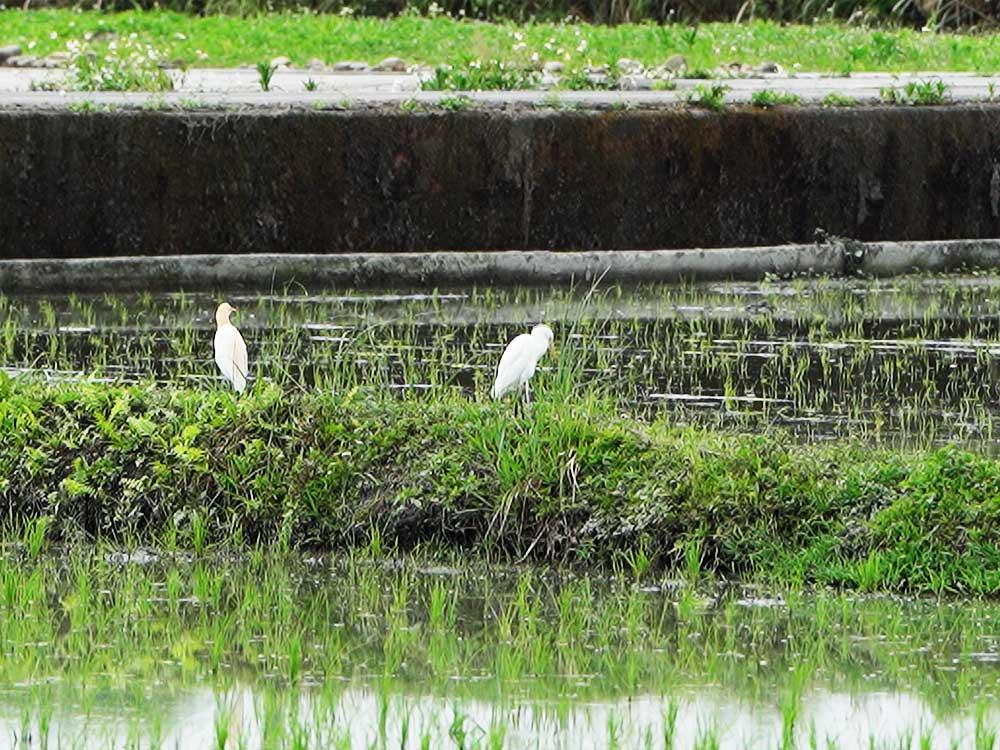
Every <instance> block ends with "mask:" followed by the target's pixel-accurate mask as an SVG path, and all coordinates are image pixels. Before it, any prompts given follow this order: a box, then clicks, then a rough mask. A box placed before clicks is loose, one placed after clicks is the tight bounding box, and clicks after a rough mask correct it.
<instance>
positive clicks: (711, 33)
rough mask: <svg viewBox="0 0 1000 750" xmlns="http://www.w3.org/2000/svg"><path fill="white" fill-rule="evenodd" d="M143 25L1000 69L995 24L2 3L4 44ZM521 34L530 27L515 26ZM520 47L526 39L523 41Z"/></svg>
mask: <svg viewBox="0 0 1000 750" xmlns="http://www.w3.org/2000/svg"><path fill="white" fill-rule="evenodd" d="M98 31H112V32H116V33H118V34H119V35H120V36H121V37H125V36H127V35H128V34H131V33H135V34H137V35H138V39H139V40H140V41H141V42H143V43H150V44H152V45H153V46H154V47H155V48H156V50H157V51H158V53H159V54H160V55H161V56H162V57H163V58H165V59H167V60H181V61H183V62H184V63H185V64H186V65H189V66H235V65H247V64H249V65H253V64H255V63H257V62H259V61H260V60H270V59H271V58H273V57H276V56H279V55H287V56H288V57H290V58H291V60H292V62H293V63H294V64H296V65H305V64H306V63H307V62H308V61H309V60H310V59H312V58H319V59H321V60H324V61H327V62H335V61H338V60H355V59H360V60H366V61H368V62H370V63H374V62H378V61H379V60H380V59H382V58H384V57H387V56H390V55H398V56H400V57H402V58H404V59H405V60H406V61H407V62H409V63H425V64H429V65H438V64H449V65H453V66H464V65H465V64H466V63H467V62H468V61H470V60H483V61H488V60H498V61H504V62H506V63H517V62H520V61H524V60H529V61H530V59H531V55H532V54H535V53H537V54H538V56H539V58H538V59H539V60H540V61H545V60H565V59H566V58H567V57H568V58H569V60H570V61H571V62H572V63H573V64H579V65H583V64H587V63H592V64H595V65H606V64H608V63H614V62H615V61H616V60H618V59H619V58H622V57H627V58H631V59H635V60H638V61H640V62H641V63H643V64H644V65H646V66H647V67H652V66H655V65H658V64H660V63H663V62H664V61H665V60H666V59H667V58H668V57H669V56H670V55H671V54H674V53H677V52H679V53H682V54H683V55H685V57H686V58H687V63H688V69H689V70H711V69H713V68H715V67H717V66H719V65H721V64H725V63H730V62H732V61H734V60H738V61H740V62H743V63H747V64H751V65H753V64H759V63H763V62H776V63H779V64H781V65H782V66H784V67H786V68H787V69H789V70H791V69H802V70H820V71H830V72H847V71H869V70H889V71H912V70H918V69H920V70H972V71H980V72H984V73H995V72H997V71H998V70H1000V45H997V44H996V43H995V37H993V36H990V35H985V34H984V35H973V34H968V35H961V34H939V33H921V32H919V31H916V30H910V29H898V30H873V29H870V28H862V27H848V26H844V25H839V24H834V23H823V22H820V23H816V24H813V25H788V26H782V25H779V24H776V23H769V22H763V21H754V22H750V23H744V24H724V23H706V24H701V25H700V26H698V27H697V33H695V34H692V33H691V31H690V29H689V28H688V27H687V26H683V25H679V24H678V25H663V26H657V25H654V24H642V25H635V24H632V25H629V24H625V25H620V26H588V25H578V24H557V23H535V24H527V25H521V26H518V25H514V24H491V23H479V22H466V21H458V20H453V19H450V18H446V17H440V18H436V19H430V18H421V17H413V16H405V17H400V18H395V19H388V20H386V19H375V18H342V17H338V16H331V15H308V14H293V13H287V14H271V15H267V14H263V15H260V16H254V17H250V18H238V17H227V16H207V17H198V16H193V15H186V14H181V13H171V12H159V11H157V12H138V11H135V12H124V13H117V14H112V13H99V12H92V11H85V12H77V11H71V10H35V11H28V12H25V11H20V10H6V11H0V44H7V43H18V44H21V45H22V46H23V47H24V48H25V52H26V53H28V54H41V55H44V54H48V53H50V52H54V51H56V50H61V49H65V46H66V42H67V41H70V40H74V39H75V40H80V41H82V40H83V38H84V35H85V34H86V33H88V32H89V33H93V32H98ZM515 34H519V35H520V38H517V37H515ZM515 46H517V49H515Z"/></svg>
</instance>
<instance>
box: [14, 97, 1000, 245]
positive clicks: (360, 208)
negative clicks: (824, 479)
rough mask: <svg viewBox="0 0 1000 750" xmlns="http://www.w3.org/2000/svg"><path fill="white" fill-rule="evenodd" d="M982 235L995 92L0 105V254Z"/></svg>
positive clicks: (992, 156) (992, 159) (996, 232)
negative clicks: (442, 107) (698, 103)
mask: <svg viewBox="0 0 1000 750" xmlns="http://www.w3.org/2000/svg"><path fill="white" fill-rule="evenodd" d="M816 227H822V228H824V229H826V230H827V231H828V232H832V233H836V234H843V235H847V236H851V237H855V238H858V239H863V240H882V239H889V240H930V239H944V238H983V237H996V236H1000V106H996V105H982V106H953V107H933V108H932V107H892V108H890V107H867V108H858V109H844V110H820V109H813V108H779V109H776V110H750V109H741V110H730V111H726V112H723V113H720V114H714V113H707V112H703V111H697V110H685V109H669V110H659V111H621V112H609V111H604V112H596V111H594V112H562V111H552V110H537V111H536V110H530V111H515V110H507V111H504V110H492V111H484V110H473V111H462V112H454V113H442V112H438V113H412V114H410V113H403V112H400V111H398V109H392V110H381V111H379V110H371V109H368V110H357V111H346V112H345V111H338V112H335V111H314V110H291V111H286V112H281V113H276V112H274V111H247V112H222V111H220V112H214V113H213V112H201V113H188V112H177V111H170V112H157V111H136V110H131V111H120V112H98V113H86V114H84V113H74V112H71V111H65V110H37V111H23V110H21V111H18V110H7V111H2V112H0V257H3V258H37V257H92V256H109V255H111V256H120V255H137V254H139V255H141V254H156V255H167V254H194V253H223V254H228V253H247V252H257V253H340V252H388V251H427V250H456V251H459V250H511V249H518V250H538V249H580V250H616V249H626V248H629V249H647V248H668V249H669V248H690V247H732V246H747V245H770V244H781V243H786V242H809V241H811V239H812V237H813V232H814V230H815V228H816Z"/></svg>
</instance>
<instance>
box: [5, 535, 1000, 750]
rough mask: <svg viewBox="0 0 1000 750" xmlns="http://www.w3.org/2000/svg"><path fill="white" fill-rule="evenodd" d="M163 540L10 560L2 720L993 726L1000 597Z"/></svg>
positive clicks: (736, 742)
mask: <svg viewBox="0 0 1000 750" xmlns="http://www.w3.org/2000/svg"><path fill="white" fill-rule="evenodd" d="M161 554H162V556H161V555H158V554H155V553H150V552H144V551H139V552H135V551H133V552H108V551H103V552H97V553H86V554H84V553H82V552H80V551H79V550H77V551H75V552H66V553H58V552H57V553H55V554H51V555H49V556H43V557H38V558H33V557H30V556H26V555H24V554H20V555H13V556H12V555H8V556H7V557H6V558H4V560H3V562H2V563H0V584H2V587H3V588H2V596H3V597H4V602H3V606H4V611H5V613H6V615H5V617H4V618H3V619H2V620H0V637H2V643H3V648H4V659H3V661H2V663H0V686H2V687H0V743H4V742H6V741H12V742H13V743H14V744H13V745H9V746H16V747H53V748H56V747H59V748H65V747H71V748H106V747H137V748H138V747H142V748H145V747H171V748H172V747H180V748H209V747H217V748H225V747H234V748H235V747H249V748H257V747H268V748H270V747H275V748H285V747H290V748H306V747H317V748H500V747H504V748H609V747H620V748H647V747H648V748H672V747H677V748H689V747H691V748H709V747H738V748H744V747H746V748H796V747H822V748H859V747H875V748H883V747H884V748H918V747H919V748H924V747H960V748H965V747H969V748H986V747H994V746H995V737H996V734H995V727H996V726H997V725H998V722H1000V712H998V710H997V695H998V689H1000V670H998V659H1000V655H998V652H997V646H998V643H1000V606H998V605H996V604H993V603H985V602H972V603H964V604H957V603H939V602H928V601H921V600H902V599H889V598H858V597H848V596H845V595H835V594H818V595H812V594H776V593H774V592H770V591H765V590H761V589H746V588H735V587H734V588H727V587H723V586H701V587H695V586H690V585H686V584H682V583H679V582H673V581H646V580H637V579H636V578H635V577H634V576H633V575H631V574H630V573H622V574H620V575H612V576H611V577H581V576H579V575H576V574H571V573H569V572H566V571H553V570H545V571H542V570H537V569H535V570H533V569H529V568H510V567H506V568H493V567H490V568H487V567H484V566H478V567H476V566H472V567H470V566H468V565H463V566H461V567H460V568H453V567H447V566H441V565H434V566H422V565H421V564H419V563H417V562H413V561H409V562H405V563H397V562H390V563H386V562H385V561H384V559H381V558H380V559H376V557H374V556H367V555H366V553H359V554H357V555H355V556H353V557H341V558H333V559H326V558H288V557H283V558H280V559H275V558H274V557H269V556H266V555H251V556H249V557H243V558H187V557H185V556H183V555H177V554H174V555H167V554H166V553H161Z"/></svg>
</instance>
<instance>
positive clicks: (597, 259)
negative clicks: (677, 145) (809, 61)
mask: <svg viewBox="0 0 1000 750" xmlns="http://www.w3.org/2000/svg"><path fill="white" fill-rule="evenodd" d="M998 266H1000V240H982V241H949V242H913V243H894V242H885V243H873V244H870V245H863V244H861V243H854V242H848V243H846V244H845V243H842V242H839V241H833V242H829V243H826V244H821V245H782V246H777V247H753V248H722V249H715V250H649V251H620V252H566V253H554V252H544V251H541V252H519V251H512V252H503V253H482V252H472V253H379V254H376V253H348V254H331V255H268V254H253V255H181V256H168V257H127V258H88V259H75V260H52V259H47V260H6V261H0V292H5V293H30V292H54V291H108V292H130V291H136V290H145V289H150V290H178V289H184V290H198V289H220V290H221V289H225V290H233V289H254V290H266V291H272V290H280V289H283V288H287V287H289V286H298V285H301V286H302V287H303V288H305V289H307V290H318V289H321V288H323V287H337V286H349V287H390V286H395V287H421V286H447V285H469V284H567V283H574V282H575V283H583V284H587V283H592V282H594V281H596V280H598V279H601V280H603V281H604V282H623V283H640V282H654V281H664V282H667V281H680V280H691V281H701V280H722V279H734V280H755V279H761V278H764V277H767V276H769V275H772V276H781V277H788V276H795V275H830V276H838V275H843V274H848V273H860V274H866V275H874V276H890V275H895V274H902V273H909V272H911V271H950V270H957V269H972V268H996V267H998Z"/></svg>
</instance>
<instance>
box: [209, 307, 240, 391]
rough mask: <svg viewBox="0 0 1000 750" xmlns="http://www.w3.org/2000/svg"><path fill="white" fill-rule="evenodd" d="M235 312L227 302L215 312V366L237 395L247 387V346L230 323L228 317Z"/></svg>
mask: <svg viewBox="0 0 1000 750" xmlns="http://www.w3.org/2000/svg"><path fill="white" fill-rule="evenodd" d="M235 311H236V308H234V307H233V306H232V305H230V304H229V303H228V302H223V303H222V304H221V305H219V309H218V310H216V311H215V325H216V326H217V327H218V330H216V332H215V364H217V365H218V366H219V369H220V370H222V375H223V377H225V379H226V380H228V381H229V382H230V383H232V384H233V388H235V389H236V392H237V393H243V391H244V390H246V387H247V344H246V342H245V341H244V340H243V337H242V336H241V335H240V332H239V331H238V330H237V329H236V326H234V325H233V324H232V323H230V322H229V316H230V315H232V314H233V313H234V312H235Z"/></svg>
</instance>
